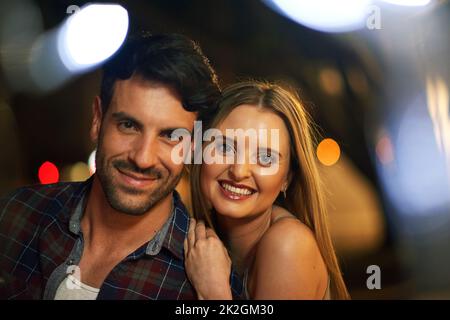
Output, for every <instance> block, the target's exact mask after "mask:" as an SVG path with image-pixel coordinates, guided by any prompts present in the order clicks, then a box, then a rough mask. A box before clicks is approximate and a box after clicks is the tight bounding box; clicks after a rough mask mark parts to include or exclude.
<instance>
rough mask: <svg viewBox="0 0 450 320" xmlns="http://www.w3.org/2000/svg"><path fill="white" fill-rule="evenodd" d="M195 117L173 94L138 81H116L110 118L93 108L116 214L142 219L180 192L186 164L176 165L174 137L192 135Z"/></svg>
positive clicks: (99, 158) (102, 175)
mask: <svg viewBox="0 0 450 320" xmlns="http://www.w3.org/2000/svg"><path fill="white" fill-rule="evenodd" d="M195 119H196V114H195V113H193V112H188V111H186V110H185V109H184V108H183V107H182V103H181V101H180V99H179V97H178V96H177V95H176V94H175V92H174V91H172V90H171V89H170V88H168V87H166V86H164V85H162V84H158V83H152V82H148V81H145V80H143V79H141V78H139V77H136V76H133V77H132V78H130V79H128V80H122V81H117V82H116V84H115V88H114V94H113V98H112V100H111V104H110V106H109V108H108V111H107V112H106V114H105V115H102V113H101V107H100V103H99V100H98V99H97V103H96V104H95V105H94V119H93V125H92V130H91V136H92V138H93V139H94V140H98V146H97V155H96V172H97V176H98V178H99V180H100V183H101V186H102V189H103V192H104V194H105V196H106V199H107V200H108V202H109V204H110V205H111V207H112V208H114V209H115V210H117V211H120V212H122V213H126V214H130V215H142V214H144V213H146V212H147V211H148V210H149V209H151V208H152V207H153V206H154V205H155V204H157V203H158V202H159V201H160V200H162V199H165V198H166V197H167V196H169V195H170V194H171V193H172V191H173V190H174V189H175V187H176V185H177V183H178V182H179V180H180V178H181V174H182V170H183V164H175V163H174V162H173V161H172V159H171V151H172V148H173V147H175V145H177V144H178V143H179V142H178V141H172V139H171V137H172V132H173V131H174V130H176V129H180V128H183V129H186V130H188V131H189V132H192V129H193V125H194V121H195Z"/></svg>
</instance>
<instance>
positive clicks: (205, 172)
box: [200, 105, 290, 218]
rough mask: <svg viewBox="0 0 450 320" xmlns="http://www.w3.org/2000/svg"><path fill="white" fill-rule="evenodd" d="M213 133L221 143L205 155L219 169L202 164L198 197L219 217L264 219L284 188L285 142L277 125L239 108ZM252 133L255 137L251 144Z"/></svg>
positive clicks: (256, 110)
mask: <svg viewBox="0 0 450 320" xmlns="http://www.w3.org/2000/svg"><path fill="white" fill-rule="evenodd" d="M217 129H218V130H219V131H220V133H221V135H222V141H220V140H221V139H218V140H214V141H212V142H211V143H210V144H209V145H207V146H206V147H205V151H207V150H208V149H209V150H208V151H211V153H210V154H212V155H214V156H216V158H215V159H216V160H217V159H219V160H220V159H222V163H217V162H219V161H216V163H212V164H206V163H205V162H204V163H203V165H202V170H201V176H200V185H201V188H202V192H203V194H204V195H205V197H206V199H207V200H208V201H209V202H210V203H211V205H212V206H213V207H214V208H215V210H216V211H217V213H218V214H219V215H223V216H228V217H233V218H241V217H248V216H255V215H259V214H261V213H264V212H265V211H267V209H269V208H270V207H271V206H272V204H273V203H274V201H275V199H276V198H277V196H278V195H279V193H280V191H282V190H284V188H285V187H286V186H287V177H288V173H289V158H290V148H289V145H290V139H289V133H288V130H287V128H286V126H285V124H284V122H283V120H282V119H281V118H280V117H279V116H278V115H276V114H275V113H274V112H272V111H270V110H268V109H265V108H260V107H257V106H253V105H241V106H238V107H236V108H235V109H234V110H233V111H232V112H231V113H230V114H229V115H228V116H227V117H226V118H225V119H224V120H223V121H222V122H221V123H220V124H219V125H218V126H217ZM230 129H231V130H230ZM238 129H239V130H238ZM272 130H275V131H272ZM276 132H278V136H276ZM252 133H256V134H255V135H253V143H252V141H251V140H252V138H251V136H252ZM233 135H234V136H233ZM260 135H262V137H265V138H262V137H261V136H260ZM239 140H241V141H240V142H239ZM242 141H245V143H243V142H242ZM221 142H222V143H221ZM239 144H240V146H239ZM204 154H205V152H204ZM210 162H211V161H210Z"/></svg>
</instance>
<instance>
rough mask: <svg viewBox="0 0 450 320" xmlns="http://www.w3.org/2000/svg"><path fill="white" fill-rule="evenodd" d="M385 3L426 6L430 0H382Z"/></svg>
mask: <svg viewBox="0 0 450 320" xmlns="http://www.w3.org/2000/svg"><path fill="white" fill-rule="evenodd" d="M382 1H384V2H387V3H391V4H396V5H399V6H409V7H418V6H426V5H427V4H429V3H430V2H431V0H382Z"/></svg>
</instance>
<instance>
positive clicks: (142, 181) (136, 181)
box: [117, 169, 157, 188]
mask: <svg viewBox="0 0 450 320" xmlns="http://www.w3.org/2000/svg"><path fill="white" fill-rule="evenodd" d="M117 171H118V172H119V173H120V177H121V178H122V180H123V181H124V182H125V183H126V184H127V185H130V186H133V187H137V188H145V187H148V186H150V185H152V184H153V183H154V182H155V180H157V179H156V178H148V177H142V176H138V175H135V174H132V173H128V172H125V171H121V170H120V169H117Z"/></svg>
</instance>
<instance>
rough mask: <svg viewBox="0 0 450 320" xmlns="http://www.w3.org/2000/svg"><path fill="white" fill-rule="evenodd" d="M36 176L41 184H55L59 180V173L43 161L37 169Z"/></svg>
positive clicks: (51, 164) (54, 167)
mask: <svg viewBox="0 0 450 320" xmlns="http://www.w3.org/2000/svg"><path fill="white" fill-rule="evenodd" d="M38 176H39V181H40V182H41V183H42V184H49V183H56V182H58V180H59V171H58V168H57V167H56V166H55V165H54V164H53V163H51V162H49V161H45V162H44V163H43V164H42V165H41V166H40V167H39V172H38Z"/></svg>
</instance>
